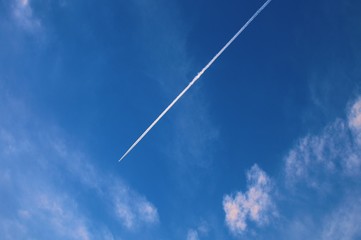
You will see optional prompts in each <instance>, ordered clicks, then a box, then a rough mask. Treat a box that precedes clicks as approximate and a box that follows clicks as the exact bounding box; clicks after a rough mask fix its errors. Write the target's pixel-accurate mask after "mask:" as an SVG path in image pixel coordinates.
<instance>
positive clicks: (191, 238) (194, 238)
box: [187, 229, 199, 240]
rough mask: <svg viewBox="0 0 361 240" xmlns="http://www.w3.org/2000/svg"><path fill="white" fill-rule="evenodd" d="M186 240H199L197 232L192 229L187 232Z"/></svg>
mask: <svg viewBox="0 0 361 240" xmlns="http://www.w3.org/2000/svg"><path fill="white" fill-rule="evenodd" d="M187 240H199V237H198V232H197V231H196V230H194V229H190V230H188V233H187Z"/></svg>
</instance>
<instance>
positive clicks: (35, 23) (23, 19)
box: [12, 0, 41, 32]
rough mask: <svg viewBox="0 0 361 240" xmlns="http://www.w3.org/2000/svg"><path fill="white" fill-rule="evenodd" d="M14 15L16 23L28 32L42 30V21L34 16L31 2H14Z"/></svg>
mask: <svg viewBox="0 0 361 240" xmlns="http://www.w3.org/2000/svg"><path fill="white" fill-rule="evenodd" d="M12 15H13V18H14V20H15V21H16V23H17V24H18V25H19V26H20V27H22V28H23V29H24V30H26V31H29V32H36V31H39V30H40V29H41V21H40V20H39V19H38V18H37V17H36V16H34V13H33V9H32V7H31V2H30V0H13V1H12Z"/></svg>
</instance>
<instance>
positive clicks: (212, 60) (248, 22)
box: [119, 0, 272, 162]
mask: <svg viewBox="0 0 361 240" xmlns="http://www.w3.org/2000/svg"><path fill="white" fill-rule="evenodd" d="M271 1H272V0H267V1H266V2H265V3H264V4H263V5H262V6H261V7H260V8H259V9H258V10H257V12H255V13H254V14H253V16H252V17H251V18H250V19H249V20H248V21H247V22H246V23H245V24H244V25H243V27H242V28H241V29H239V30H238V32H237V33H236V34H235V35H234V36H233V37H232V38H231V40H229V41H228V42H227V44H226V45H224V47H223V48H222V49H221V50H220V51H219V52H218V53H217V54H216V55H215V56H214V57H213V58H212V59H211V61H209V63H208V64H207V65H206V66H205V67H204V68H203V69H202V70H201V71H200V72H199V73H198V74H197V76H195V77H194V78H193V80H192V81H191V82H190V83H189V84H188V86H187V87H186V88H185V89H184V90H183V91H182V92H181V93H180V94H179V95H178V96H177V97H176V98H175V99H174V100H173V101H172V102H171V104H169V106H168V107H167V108H166V109H164V111H163V112H162V113H161V114H160V115H159V116H158V117H157V119H155V120H154V122H153V123H152V124H151V125H150V126H149V127H148V128H147V129H146V130H145V131H144V132H143V134H142V135H140V137H139V138H138V139H137V140H136V141H135V142H134V143H133V145H132V146H130V148H129V149H128V150H127V151H126V152H125V153H124V155H123V156H122V157H121V158H120V159H119V162H120V161H122V160H123V159H124V158H125V157H126V156H127V155H128V153H129V152H130V151H132V149H133V148H134V147H135V146H136V145H137V144H138V143H139V142H140V141H141V140H142V139H143V138H144V136H145V135H147V133H148V132H149V131H150V130H151V129H152V128H153V127H154V125H156V124H157V123H158V121H159V120H160V119H161V118H162V117H163V116H164V115H165V114H166V113H167V112H168V111H169V109H171V108H172V107H173V105H174V104H175V103H176V102H177V101H178V100H179V99H180V98H181V97H182V96H183V95H184V94H185V93H186V92H187V91H188V89H190V88H191V87H192V85H193V84H194V83H195V82H196V81H197V80H198V79H199V78H200V77H201V76H202V75H203V73H204V72H205V71H207V69H208V68H209V67H210V66H211V65H212V64H213V63H214V62H215V61H216V60H217V58H218V57H219V56H220V55H221V54H222V53H223V52H224V51H225V50H226V49H227V48H228V47H229V45H231V44H232V42H233V41H234V40H235V39H236V38H237V37H238V36H239V35H240V34H241V33H242V32H243V31H244V30H245V29H246V28H247V27H248V25H249V24H250V23H251V22H252V21H253V20H254V19H255V18H256V17H257V16H258V14H260V13H261V12H262V10H263V9H264V8H265V7H266V6H267V5H268V4H269V3H270V2H271Z"/></svg>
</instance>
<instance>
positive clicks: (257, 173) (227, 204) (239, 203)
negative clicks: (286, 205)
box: [223, 165, 275, 234]
mask: <svg viewBox="0 0 361 240" xmlns="http://www.w3.org/2000/svg"><path fill="white" fill-rule="evenodd" d="M271 191H272V183H271V180H270V178H269V177H268V176H267V174H266V173H265V172H264V171H263V170H262V169H260V168H259V167H258V166H257V165H254V166H253V167H252V168H251V169H250V170H249V171H248V172H247V191H246V192H245V193H242V192H237V193H236V194H235V195H226V196H225V197H224V199H223V209H224V211H225V213H226V224H227V226H228V227H229V229H230V230H231V232H233V233H235V234H239V233H242V232H244V231H246V228H247V221H248V220H250V221H252V222H254V223H256V224H257V225H263V224H266V223H268V221H269V218H270V217H271V216H272V215H274V209H275V208H274V203H273V200H272V197H271Z"/></svg>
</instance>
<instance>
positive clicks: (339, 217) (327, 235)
mask: <svg viewBox="0 0 361 240" xmlns="http://www.w3.org/2000/svg"><path fill="white" fill-rule="evenodd" d="M352 195H353V196H349V197H348V198H347V199H346V200H344V201H343V202H342V204H341V205H340V206H338V207H336V209H335V210H334V211H333V212H332V213H331V214H329V215H327V216H326V217H325V220H324V224H323V228H322V231H321V237H320V238H319V239H324V240H326V239H327V240H336V239H345V240H352V239H359V237H360V236H361V226H360V224H359V222H360V221H361V217H360V216H361V199H360V194H358V193H356V194H352Z"/></svg>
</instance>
